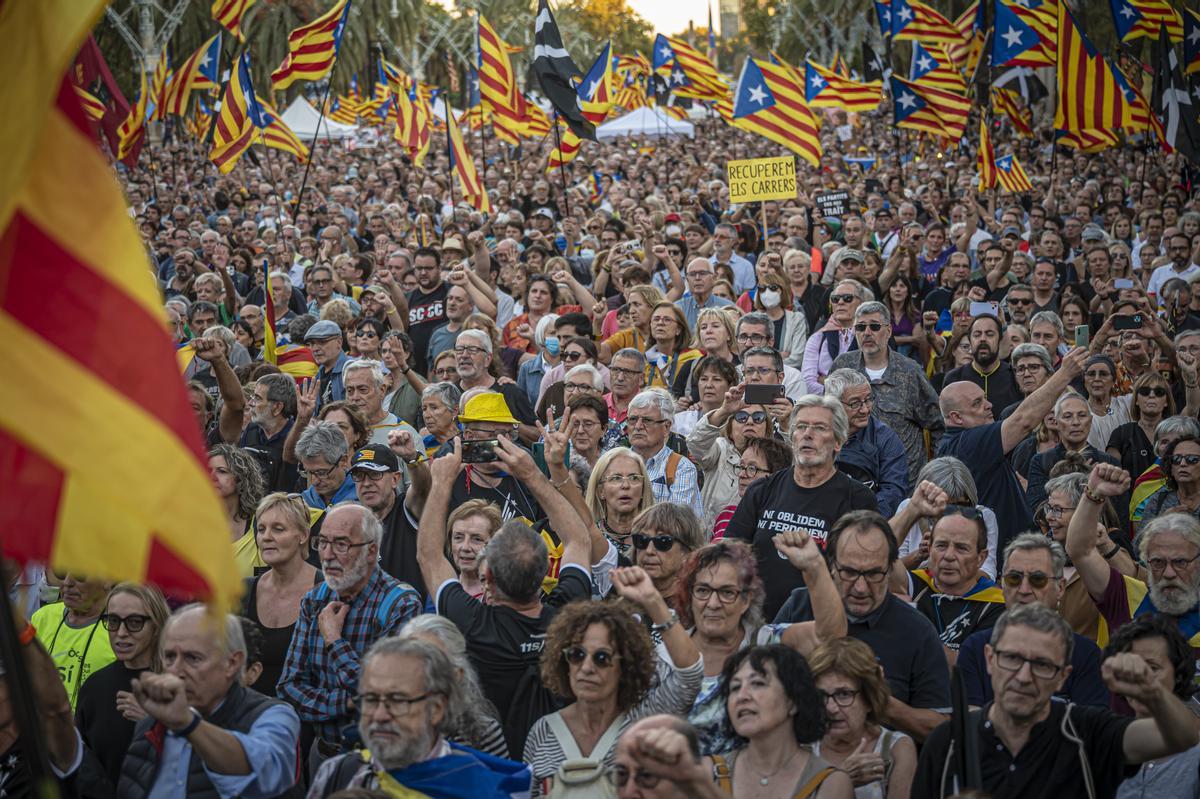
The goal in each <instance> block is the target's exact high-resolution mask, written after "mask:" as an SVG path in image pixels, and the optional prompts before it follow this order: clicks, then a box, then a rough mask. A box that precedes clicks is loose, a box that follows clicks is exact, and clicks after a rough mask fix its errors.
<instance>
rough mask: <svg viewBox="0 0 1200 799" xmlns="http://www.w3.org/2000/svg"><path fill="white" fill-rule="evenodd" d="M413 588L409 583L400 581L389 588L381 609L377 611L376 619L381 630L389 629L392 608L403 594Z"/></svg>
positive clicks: (380, 606) (380, 605)
mask: <svg viewBox="0 0 1200 799" xmlns="http://www.w3.org/2000/svg"><path fill="white" fill-rule="evenodd" d="M413 590H414V589H413V588H412V586H410V585H409V584H408V583H400V584H399V585H394V586H392V587H391V588H389V589H388V592H387V594H385V595H384V597H383V601H382V602H380V603H379V609H378V610H376V611H375V621H376V622H377V623H378V624H379V631H380V632H383V631H384V630H386V629H387V626H388V620H389V619H390V618H391V617H392V610H393V609H395V607H396V603H397V602H399V601H400V598H401V597H402V596H404V595H405V594H406V593H408V592H409V591H413Z"/></svg>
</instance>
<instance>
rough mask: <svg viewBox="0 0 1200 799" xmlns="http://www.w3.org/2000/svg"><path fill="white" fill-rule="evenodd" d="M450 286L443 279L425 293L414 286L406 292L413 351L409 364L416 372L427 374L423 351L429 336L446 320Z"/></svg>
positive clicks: (427, 347) (409, 331)
mask: <svg viewBox="0 0 1200 799" xmlns="http://www.w3.org/2000/svg"><path fill="white" fill-rule="evenodd" d="M449 293H450V287H449V286H447V285H446V283H445V282H444V281H443V282H441V283H439V284H438V287H437V288H435V289H434V290H433V291H431V292H429V293H428V294H426V293H425V292H424V291H421V289H419V288H416V289H413V290H412V291H410V292H409V293H408V335H409V337H410V338H412V342H413V351H412V357H411V360H410V362H409V364H408V365H409V366H411V367H412V368H413V369H416V370H417V373H418V374H428V373H429V365H428V364H427V363H425V353H426V352H428V350H429V337H430V336H432V335H433V331H434V330H437V329H438V328H439V327H441V325H442V323H443V322H445V321H446V295H447V294H449Z"/></svg>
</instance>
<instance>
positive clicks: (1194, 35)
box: [1188, 25, 1200, 44]
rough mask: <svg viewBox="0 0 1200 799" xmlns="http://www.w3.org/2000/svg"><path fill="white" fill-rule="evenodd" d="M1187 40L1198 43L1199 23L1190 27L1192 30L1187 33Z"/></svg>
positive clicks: (1199, 35) (1199, 34)
mask: <svg viewBox="0 0 1200 799" xmlns="http://www.w3.org/2000/svg"><path fill="white" fill-rule="evenodd" d="M1188 41H1189V42H1191V43H1192V44H1197V43H1200V25H1197V26H1196V27H1194V28H1192V32H1191V33H1189V34H1188Z"/></svg>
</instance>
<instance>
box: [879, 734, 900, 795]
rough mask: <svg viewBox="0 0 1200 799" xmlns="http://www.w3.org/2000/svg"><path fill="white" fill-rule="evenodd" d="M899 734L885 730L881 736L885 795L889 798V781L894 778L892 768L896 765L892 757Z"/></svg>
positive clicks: (880, 748) (880, 745)
mask: <svg viewBox="0 0 1200 799" xmlns="http://www.w3.org/2000/svg"><path fill="white" fill-rule="evenodd" d="M897 737H898V734H897V733H896V732H895V731H893V730H888V729H885V730H883V732H882V733H880V736H879V757H880V758H882V760H883V794H884V796H887V787H888V780H889V779H890V778H891V776H892V767H893V766H895V765H896V760H895V758H893V757H892V744H893V743H895V741H896V738H897Z"/></svg>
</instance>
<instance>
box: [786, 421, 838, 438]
mask: <svg viewBox="0 0 1200 799" xmlns="http://www.w3.org/2000/svg"><path fill="white" fill-rule="evenodd" d="M832 429H833V428H832V427H830V426H829V425H827V424H823V423H820V422H818V423H817V424H809V423H808V422H796V423H795V424H793V425H792V432H793V433H800V434H801V435H803V434H804V433H807V432H808V431H810V430H811V431H812V432H813V433H816V434H817V435H821V434H823V433H828V432H829V431H830V430H832Z"/></svg>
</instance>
